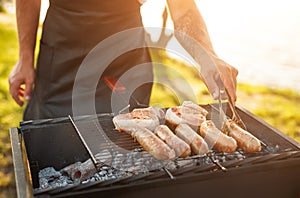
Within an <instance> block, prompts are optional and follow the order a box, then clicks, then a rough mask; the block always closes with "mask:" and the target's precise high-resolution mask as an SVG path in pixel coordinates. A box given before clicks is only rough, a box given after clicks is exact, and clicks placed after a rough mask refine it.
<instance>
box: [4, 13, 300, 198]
mask: <svg viewBox="0 0 300 198" xmlns="http://www.w3.org/2000/svg"><path fill="white" fill-rule="evenodd" d="M3 17H4V18H5V17H8V18H10V19H11V20H8V21H6V20H1V19H3ZM12 21H14V20H13V16H10V15H7V14H6V15H1V14H0V46H1V50H2V51H1V53H0V197H14V196H15V192H14V188H15V184H14V178H13V164H12V156H11V147H10V140H9V133H8V130H9V128H10V127H12V126H18V122H19V121H21V119H22V112H23V108H20V107H18V106H17V105H16V104H15V103H14V102H13V100H12V99H11V97H10V96H9V91H8V83H7V77H8V75H9V72H10V70H11V68H12V67H13V65H14V64H15V63H16V61H17V54H18V49H17V47H18V45H17V35H16V29H15V23H14V22H12ZM152 56H153V59H154V60H155V61H157V62H161V63H163V64H164V65H166V67H161V66H160V65H157V64H156V65H155V79H156V82H159V83H156V84H155V85H154V88H153V93H152V97H151V104H159V105H160V106H164V107H168V106H173V105H177V104H179V103H180V102H181V100H182V99H183V98H189V97H190V95H191V93H194V94H195V96H196V102H197V103H200V104H206V103H211V102H213V101H212V99H211V98H210V95H209V93H208V91H207V90H206V88H205V86H204V85H203V83H202V82H201V81H200V80H199V75H198V72H197V70H196V69H195V68H194V67H192V66H189V65H186V64H185V63H183V62H181V61H179V60H176V59H171V58H169V57H167V56H166V54H165V53H164V52H157V51H152ZM167 82H169V83H173V84H174V86H175V87H177V88H178V90H177V91H174V90H173V89H171V88H168V87H166V84H167ZM185 83H186V84H188V85H191V86H190V89H184V88H185V87H182V84H185ZM178 92H180V94H178ZM237 94H238V101H237V104H240V105H241V106H243V107H245V108H246V109H248V110H249V111H251V112H252V113H254V114H255V115H257V116H259V117H260V118H262V119H263V120H265V121H267V122H268V123H269V124H271V125H273V126H274V127H275V128H278V129H279V130H281V131H283V132H284V133H285V134H287V135H288V136H290V137H292V138H294V139H295V140H296V141H298V142H300V114H299V112H300V105H299V101H300V95H299V94H297V93H296V92H294V91H292V90H287V89H271V88H269V87H265V86H255V85H249V84H239V85H238V93H237ZM177 95H181V96H182V97H181V98H180V97H179V98H178V97H177Z"/></svg>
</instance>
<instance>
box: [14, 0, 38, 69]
mask: <svg viewBox="0 0 300 198" xmlns="http://www.w3.org/2000/svg"><path fill="white" fill-rule="evenodd" d="M40 7H41V0H16V16H17V28H18V39H19V59H20V60H27V61H32V66H33V62H34V49H35V44H36V35H37V28H38V24H39V16H40ZM25 65H28V64H25Z"/></svg>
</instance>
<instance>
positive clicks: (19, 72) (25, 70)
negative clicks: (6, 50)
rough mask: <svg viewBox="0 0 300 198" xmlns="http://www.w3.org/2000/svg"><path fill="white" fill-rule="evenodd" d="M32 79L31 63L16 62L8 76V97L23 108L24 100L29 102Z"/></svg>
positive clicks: (33, 73)
mask: <svg viewBox="0 0 300 198" xmlns="http://www.w3.org/2000/svg"><path fill="white" fill-rule="evenodd" d="M34 79H35V71H34V67H33V65H32V63H23V62H22V61H18V62H17V64H16V65H15V66H14V68H13V70H12V71H11V73H10V75H9V88H10V95H11V96H12V97H13V99H14V100H15V101H16V103H17V104H18V105H20V106H23V104H24V99H25V100H27V101H28V100H30V97H31V90H32V87H33V82H34ZM23 85H25V87H24V88H23Z"/></svg>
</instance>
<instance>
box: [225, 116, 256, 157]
mask: <svg viewBox="0 0 300 198" xmlns="http://www.w3.org/2000/svg"><path fill="white" fill-rule="evenodd" d="M222 131H223V132H224V133H225V134H227V135H229V136H230V137H233V138H234V139H235V140H236V141H237V145H238V146H239V147H240V148H241V149H242V150H244V151H245V152H248V153H255V152H259V151H260V150H261V143H260V141H259V139H257V138H256V137H255V136H254V135H252V134H251V133H249V132H248V131H246V130H244V129H242V128H241V127H240V126H238V125H237V124H236V123H235V122H234V121H233V120H231V119H228V120H227V121H226V122H225V123H224V125H223V127H222Z"/></svg>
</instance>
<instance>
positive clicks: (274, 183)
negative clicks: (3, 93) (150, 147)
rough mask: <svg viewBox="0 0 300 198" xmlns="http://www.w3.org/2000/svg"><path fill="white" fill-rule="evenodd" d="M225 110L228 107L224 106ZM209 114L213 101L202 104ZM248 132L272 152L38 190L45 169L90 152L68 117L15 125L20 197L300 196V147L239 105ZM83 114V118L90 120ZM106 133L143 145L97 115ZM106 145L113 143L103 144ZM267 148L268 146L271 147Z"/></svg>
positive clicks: (120, 142)
mask: <svg viewBox="0 0 300 198" xmlns="http://www.w3.org/2000/svg"><path fill="white" fill-rule="evenodd" d="M223 105H224V106H223V107H224V110H225V109H228V111H227V112H226V114H227V115H229V116H231V115H230V111H229V108H227V104H226V103H225V104H223ZM203 107H204V108H206V109H207V110H208V112H210V115H208V116H211V115H212V113H211V112H213V111H214V108H212V105H203ZM237 110H238V113H239V114H240V116H241V118H242V119H243V121H244V122H245V124H246V126H247V129H248V131H250V132H251V133H253V134H254V135H255V136H256V137H257V138H259V139H260V140H261V141H263V142H264V143H266V144H267V145H268V147H269V148H270V149H269V150H270V152H267V153H266V152H262V153H258V154H251V155H246V157H245V159H243V160H240V159H239V160H237V159H233V160H227V161H225V162H222V163H221V164H222V166H224V167H226V168H227V171H226V172H224V171H221V170H220V168H219V167H218V166H216V165H215V164H213V163H212V164H207V165H205V166H192V167H185V168H179V169H178V170H176V171H173V172H172V174H173V175H174V176H175V178H176V179H174V180H171V179H170V177H169V176H168V174H166V172H163V171H156V172H153V173H147V174H139V175H136V176H132V177H129V178H122V179H116V180H112V181H106V182H94V183H90V184H78V185H74V186H71V187H62V188H57V189H50V190H44V191H34V190H33V188H37V187H38V186H39V184H38V172H39V171H40V170H41V169H43V168H46V167H49V166H51V167H54V168H55V169H56V170H60V169H62V168H63V167H65V166H67V165H69V164H72V163H75V162H77V161H85V160H87V159H88V157H89V155H88V153H87V152H86V151H85V149H84V147H83V145H82V144H81V142H80V140H79V138H78V136H77V134H76V132H75V131H74V128H73V127H72V125H71V123H70V122H69V120H68V118H56V119H47V120H34V121H29V122H23V123H21V126H20V128H11V129H10V134H11V142H12V151H13V160H14V167H15V176H16V186H17V193H18V196H19V197H25V196H35V197H39V196H49V197H99V196H100V195H102V196H118V197H140V196H143V197H151V198H152V197H153V196H154V197H155V196H168V197H169V196H173V197H183V196H186V195H188V196H192V197H199V196H205V197H220V196H221V197H240V196H243V197H297V196H299V193H300V186H299V184H300V145H299V144H298V143H297V142H295V141H294V140H292V139H290V138H289V137H287V136H286V135H284V134H283V133H281V132H280V131H278V130H276V129H274V128H273V127H272V126H270V125H268V124H267V123H265V122H264V121H262V120H261V119H259V118H258V117H256V116H254V115H253V114H251V113H250V112H248V111H247V110H245V109H244V108H242V107H238V108H237ZM91 119H92V118H91V117H90V116H83V117H82V122H86V123H87V124H88V123H89V122H91ZM97 119H98V120H99V122H100V123H101V126H102V127H103V128H104V130H105V132H106V134H107V135H108V137H109V138H110V140H112V141H113V142H114V143H116V144H117V145H119V146H120V147H122V148H124V149H128V150H132V149H134V148H137V147H139V145H138V144H137V143H134V142H133V140H132V138H131V137H130V136H129V135H128V134H121V133H117V132H116V131H113V124H112V121H111V119H112V118H111V117H110V116H107V115H99V116H98V118H97ZM101 146H103V148H106V147H107V146H108V145H101ZM265 150H268V148H266V149H265Z"/></svg>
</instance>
